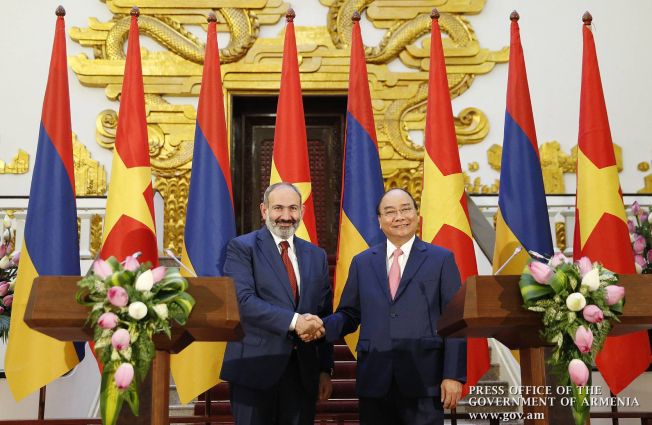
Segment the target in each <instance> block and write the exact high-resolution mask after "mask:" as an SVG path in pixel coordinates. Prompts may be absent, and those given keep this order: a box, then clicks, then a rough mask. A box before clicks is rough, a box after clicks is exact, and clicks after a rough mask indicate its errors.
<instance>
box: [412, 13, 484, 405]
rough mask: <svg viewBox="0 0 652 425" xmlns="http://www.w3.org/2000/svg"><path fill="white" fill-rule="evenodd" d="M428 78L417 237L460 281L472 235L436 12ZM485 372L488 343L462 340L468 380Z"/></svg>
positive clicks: (472, 266)
mask: <svg viewBox="0 0 652 425" xmlns="http://www.w3.org/2000/svg"><path fill="white" fill-rule="evenodd" d="M431 17H432V18H433V19H432V30H431V37H430V77H429V82H428V109H427V112H426V128H425V142H424V147H425V151H426V152H425V154H424V157H423V192H422V194H421V215H422V216H423V222H422V229H421V236H422V238H423V240H424V241H426V242H431V243H433V244H435V245H440V246H443V247H444V248H447V249H449V250H451V251H452V252H453V254H455V262H456V263H457V267H458V268H459V269H460V275H461V278H462V282H464V281H466V279H467V278H468V277H469V276H473V275H477V274H478V268H477V265H476V261H475V250H474V248H473V237H472V235H471V225H470V224H469V212H468V209H467V204H466V193H465V192H464V176H463V175H462V166H461V165H460V155H459V150H458V148H457V136H456V135H455V124H454V121H453V110H452V107H451V100H450V94H449V91H448V78H447V77H446V64H445V63H444V49H443V47H442V43H441V32H440V29H439V22H438V18H439V13H438V12H436V11H433V14H432V15H431ZM487 370H489V347H488V346H487V340H486V339H484V338H468V339H467V384H466V385H465V386H464V393H465V394H466V393H467V391H468V387H469V386H472V385H475V384H476V382H477V381H478V380H479V379H480V377H482V375H484V374H485V372H487Z"/></svg>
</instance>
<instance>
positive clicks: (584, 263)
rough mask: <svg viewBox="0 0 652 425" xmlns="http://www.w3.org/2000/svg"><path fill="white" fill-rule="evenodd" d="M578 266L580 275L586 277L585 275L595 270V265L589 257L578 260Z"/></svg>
mask: <svg viewBox="0 0 652 425" xmlns="http://www.w3.org/2000/svg"><path fill="white" fill-rule="evenodd" d="M577 266H578V267H579V268H580V275H581V276H582V277H584V275H585V274H587V273H588V272H590V271H591V270H593V263H591V260H589V257H582V258H580V259H579V260H577Z"/></svg>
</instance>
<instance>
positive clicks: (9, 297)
mask: <svg viewBox="0 0 652 425" xmlns="http://www.w3.org/2000/svg"><path fill="white" fill-rule="evenodd" d="M13 302H14V296H13V295H7V296H6V297H4V298H3V299H2V304H4V305H5V307H11V304H12V303H13Z"/></svg>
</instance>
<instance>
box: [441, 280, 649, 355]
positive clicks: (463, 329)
mask: <svg viewBox="0 0 652 425" xmlns="http://www.w3.org/2000/svg"><path fill="white" fill-rule="evenodd" d="M519 279H520V276H518V275H511V276H510V275H505V276H472V277H470V278H468V279H467V280H466V283H465V284H464V286H463V287H462V289H460V290H459V292H458V293H457V294H456V295H455V296H454V297H453V299H452V300H451V302H450V303H449V304H448V305H447V306H446V308H445V309H444V312H443V314H442V316H441V318H440V320H439V323H438V327H437V328H438V331H439V333H440V334H441V335H442V336H446V337H464V336H466V337H469V338H496V339H497V340H499V341H500V342H502V343H503V344H505V345H506V346H508V347H509V348H511V349H516V348H527V347H541V346H544V345H548V344H547V343H546V342H545V341H543V340H542V339H541V337H540V336H539V334H540V331H541V327H542V324H541V315H540V314H539V313H536V312H533V311H529V310H526V309H525V308H523V298H522V297H521V292H520V289H519V286H518V281H519ZM619 283H620V284H621V285H623V286H624V287H625V288H626V295H625V296H626V302H625V309H624V311H623V314H622V315H621V316H619V317H618V318H619V319H620V323H614V329H613V330H612V331H611V333H610V335H622V334H626V333H630V332H635V331H641V330H646V329H649V328H652V309H651V308H650V307H649V301H648V300H650V299H652V275H638V274H635V275H620V282H619Z"/></svg>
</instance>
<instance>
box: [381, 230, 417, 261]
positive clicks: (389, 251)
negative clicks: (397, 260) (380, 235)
mask: <svg viewBox="0 0 652 425" xmlns="http://www.w3.org/2000/svg"><path fill="white" fill-rule="evenodd" d="M414 239H416V235H414V236H412V237H411V238H410V240H409V241H407V242H405V243H404V244H403V245H401V246H395V245H394V244H393V243H391V242H390V240H389V239H387V260H390V259H391V258H392V255H393V254H394V251H396V248H401V251H403V258H408V257H409V256H410V251H411V250H412V245H413V244H414Z"/></svg>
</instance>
